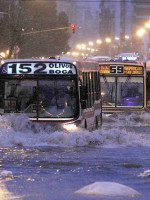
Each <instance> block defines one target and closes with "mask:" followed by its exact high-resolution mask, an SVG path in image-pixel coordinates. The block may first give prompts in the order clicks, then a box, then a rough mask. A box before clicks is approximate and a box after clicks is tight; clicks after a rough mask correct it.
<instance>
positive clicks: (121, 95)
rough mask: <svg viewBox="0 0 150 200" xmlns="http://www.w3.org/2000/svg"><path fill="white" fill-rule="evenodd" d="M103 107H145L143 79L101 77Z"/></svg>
mask: <svg viewBox="0 0 150 200" xmlns="http://www.w3.org/2000/svg"><path fill="white" fill-rule="evenodd" d="M101 84H102V93H101V94H102V98H103V106H110V107H143V103H144V102H143V95H144V87H143V84H144V79H143V77H131V76H127V77H105V76H103V77H101Z"/></svg>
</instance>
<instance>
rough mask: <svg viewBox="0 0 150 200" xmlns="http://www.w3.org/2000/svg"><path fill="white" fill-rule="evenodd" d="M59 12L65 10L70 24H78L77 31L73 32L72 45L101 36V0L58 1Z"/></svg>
mask: <svg viewBox="0 0 150 200" xmlns="http://www.w3.org/2000/svg"><path fill="white" fill-rule="evenodd" d="M57 10H58V12H61V11H64V12H66V14H67V15H68V17H69V21H70V24H76V31H75V33H74V34H71V39H70V46H71V47H72V46H73V45H75V44H77V43H81V42H82V43H84V42H88V41H90V40H92V41H93V40H96V39H98V37H99V2H97V1H94V0H91V1H89V2H87V1H86V2H84V1H83V2H82V1H80V0H76V1H72V0H68V1H58V2H57Z"/></svg>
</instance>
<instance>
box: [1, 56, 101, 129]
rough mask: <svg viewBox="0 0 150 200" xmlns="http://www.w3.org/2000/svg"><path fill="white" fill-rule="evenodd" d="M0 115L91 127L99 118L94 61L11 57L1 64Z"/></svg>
mask: <svg viewBox="0 0 150 200" xmlns="http://www.w3.org/2000/svg"><path fill="white" fill-rule="evenodd" d="M0 85H1V89H0V114H1V115H3V114H8V113H14V114H16V115H19V114H22V113H25V114H27V115H28V117H29V119H30V120H31V121H34V122H38V123H42V122H43V123H50V124H56V123H57V124H59V125H60V126H63V127H65V129H67V130H68V129H70V130H73V128H75V127H76V128H77V127H80V128H86V129H88V130H94V129H95V128H98V127H100V125H101V121H102V109H101V105H102V103H101V87H100V73H99V69H98V63H97V62H90V61H88V62H86V61H76V62H71V61H68V60H66V61H65V59H63V60H61V59H59V60H58V59H13V60H5V61H4V64H2V65H1V67H0Z"/></svg>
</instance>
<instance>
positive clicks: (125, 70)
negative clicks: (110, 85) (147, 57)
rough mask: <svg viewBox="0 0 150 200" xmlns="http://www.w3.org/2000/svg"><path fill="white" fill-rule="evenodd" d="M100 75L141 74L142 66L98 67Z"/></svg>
mask: <svg viewBox="0 0 150 200" xmlns="http://www.w3.org/2000/svg"><path fill="white" fill-rule="evenodd" d="M99 70H100V73H101V74H133V75H134V74H135V75H138V74H143V73H144V71H143V67H142V66H131V65H126V66H124V65H99Z"/></svg>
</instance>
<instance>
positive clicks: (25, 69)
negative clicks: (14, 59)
mask: <svg viewBox="0 0 150 200" xmlns="http://www.w3.org/2000/svg"><path fill="white" fill-rule="evenodd" d="M1 74H39V75H40V74H43V75H44V74H55V75H57V74H59V75H73V74H76V68H75V66H74V65H73V64H72V63H51V62H48V63H42V62H38V63H5V64H4V65H3V66H2V69H1Z"/></svg>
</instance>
